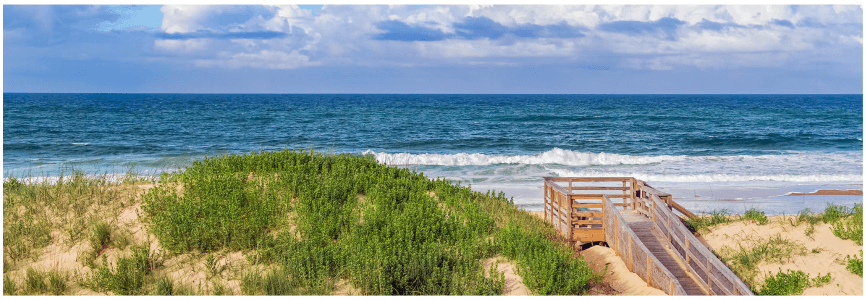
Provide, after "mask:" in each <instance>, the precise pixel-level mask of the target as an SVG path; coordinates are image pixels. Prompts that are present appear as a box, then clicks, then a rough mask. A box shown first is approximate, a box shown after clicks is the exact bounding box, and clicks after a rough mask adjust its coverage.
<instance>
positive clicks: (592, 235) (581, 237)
mask: <svg viewBox="0 0 866 300" xmlns="http://www.w3.org/2000/svg"><path fill="white" fill-rule="evenodd" d="M572 239H574V240H575V241H581V242H602V241H604V240H605V238H604V228H589V229H581V230H575V231H574V232H573V233H572Z"/></svg>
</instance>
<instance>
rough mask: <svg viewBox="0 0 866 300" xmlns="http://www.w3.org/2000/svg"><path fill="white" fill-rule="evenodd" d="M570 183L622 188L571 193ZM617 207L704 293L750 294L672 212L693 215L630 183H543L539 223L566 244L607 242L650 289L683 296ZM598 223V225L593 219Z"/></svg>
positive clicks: (568, 179)
mask: <svg viewBox="0 0 866 300" xmlns="http://www.w3.org/2000/svg"><path fill="white" fill-rule="evenodd" d="M557 182H568V186H567V187H563V186H560V185H559V184H557ZM573 182H622V187H618V186H617V187H602V186H579V187H575V186H572V183H573ZM575 191H623V194H622V195H614V194H610V195H609V194H585V193H577V192H575ZM611 198H622V199H623V201H622V203H613V202H612V201H611V200H610V199H611ZM575 200H586V201H583V202H578V201H575ZM593 200H595V201H600V202H601V203H599V202H593ZM617 207H623V209H631V210H634V211H637V212H639V213H640V214H642V215H644V216H646V217H647V218H648V219H649V220H652V223H653V230H654V231H658V233H661V235H663V236H664V237H665V240H667V242H669V243H670V247H673V250H674V252H675V253H676V255H677V257H679V259H681V260H682V261H683V262H684V264H685V265H686V267H687V270H688V271H689V272H691V273H692V274H694V275H695V277H697V278H698V280H696V282H697V283H698V284H699V285H701V289H703V290H704V291H705V292H708V293H710V294H716V295H751V294H752V292H751V290H750V289H749V288H748V287H747V286H746V285H745V284H744V283H743V282H742V280H741V279H740V278H739V277H737V276H736V275H734V273H733V272H731V271H730V269H728V268H727V267H726V266H725V265H724V263H722V262H721V260H719V259H718V258H717V257H716V256H715V255H714V254H713V253H712V252H710V250H709V249H707V248H706V247H704V246H703V244H702V243H701V242H700V241H698V240H697V238H696V237H695V236H694V235H692V234H691V232H689V231H688V229H687V228H686V227H685V225H684V224H683V223H682V222H681V221H680V217H679V216H678V215H677V214H675V213H674V210H677V211H679V212H681V213H682V214H684V215H685V216H686V217H689V218H692V217H695V215H694V214H693V213H691V212H690V211H688V210H687V209H685V208H683V207H682V206H681V205H679V204H678V203H676V202H675V201H673V197H672V196H671V195H670V194H668V193H663V192H660V191H658V190H656V189H655V188H653V187H651V186H649V185H648V184H646V182H644V181H642V180H638V179H635V178H631V177H595V178H592V177H577V178H573V177H544V216H545V217H544V218H545V220H547V221H549V222H551V223H553V224H554V228H556V230H557V231H558V232H560V234H562V235H563V236H565V238H566V240H568V241H569V242H570V243H574V242H576V241H582V242H590V241H607V243H608V245H609V246H610V247H611V248H613V249H614V250H615V251H616V252H617V255H620V256H623V257H625V259H624V261H626V263H627V264H628V266H629V269H630V270H632V272H635V273H636V274H638V275H640V276H641V277H642V278H645V280H647V283H648V284H649V285H650V286H654V287H656V288H659V289H661V290H663V291H666V292H668V293H670V294H672V295H684V294H685V292H684V290H683V289H682V286H680V284H679V282H678V280H677V279H676V278H675V277H673V275H671V274H670V271H668V270H667V269H666V268H664V266H662V265H661V264H660V263H659V262H658V259H656V258H655V257H654V256H652V254H651V253H650V252H649V250H647V249H646V246H644V245H643V244H642V243H641V242H640V240H639V239H637V236H636V235H635V234H634V232H633V231H632V230H631V228H629V227H628V226H626V225H624V224H626V223H625V220H624V219H623V218H622V215H621V214H620V213H619V211H618V209H617ZM599 217H600V218H601V219H600V220H599V219H597V218H599ZM651 256H652V257H651ZM652 270H656V271H652Z"/></svg>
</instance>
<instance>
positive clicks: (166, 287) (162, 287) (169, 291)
mask: <svg viewBox="0 0 866 300" xmlns="http://www.w3.org/2000/svg"><path fill="white" fill-rule="evenodd" d="M155 292H156V294H157V295H161V296H171V295H174V281H173V280H171V278H168V276H162V277H160V278H159V279H157V280H156V287H155Z"/></svg>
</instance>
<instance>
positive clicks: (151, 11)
mask: <svg viewBox="0 0 866 300" xmlns="http://www.w3.org/2000/svg"><path fill="white" fill-rule="evenodd" d="M862 20H863V10H862V8H860V7H859V6H855V5H842V6H797V5H795V6H780V5H773V6H745V5H733V6H710V5H703V6H678V5H655V6H653V5H648V6H647V5H639V6H624V5H613V6H590V5H578V6H559V5H535V6H512V5H504V6H468V5H466V6H464V5H424V6H418V5H393V6H373V5H342V6H341V5H324V6H317V5H304V6H294V5H285V6H227V5H215V6H204V5H196V6H169V5H166V6H133V5H119V6H67V5H63V6H47V5H40V6H21V5H4V7H3V90H4V92H119V93H564V94H588V93H593V94H627V93H857V94H859V93H862V90H863V29H862V28H863V24H862Z"/></svg>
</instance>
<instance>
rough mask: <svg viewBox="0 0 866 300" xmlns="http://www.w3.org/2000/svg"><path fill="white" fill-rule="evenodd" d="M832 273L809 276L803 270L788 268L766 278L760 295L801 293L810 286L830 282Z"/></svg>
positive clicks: (759, 292)
mask: <svg viewBox="0 0 866 300" xmlns="http://www.w3.org/2000/svg"><path fill="white" fill-rule="evenodd" d="M830 279H831V278H830V274H829V273H827V275H824V276H821V274H818V277H815V278H809V274H806V273H805V272H803V271H799V270H798V271H794V270H788V272H782V270H781V269H779V272H778V273H776V275H773V276H768V277H767V278H766V279H764V285H763V286H762V287H761V290H760V291H758V293H757V294H758V295H800V294H802V293H803V290H805V289H806V288H808V287H813V286H822V285H824V284H827V283H829V282H830Z"/></svg>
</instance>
